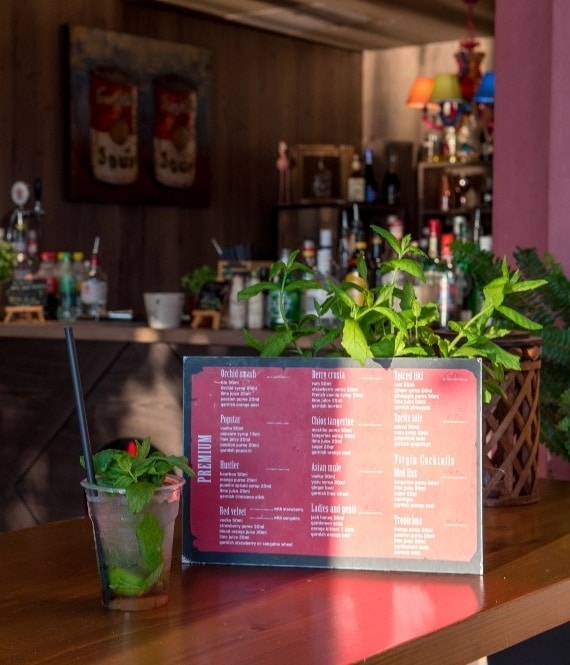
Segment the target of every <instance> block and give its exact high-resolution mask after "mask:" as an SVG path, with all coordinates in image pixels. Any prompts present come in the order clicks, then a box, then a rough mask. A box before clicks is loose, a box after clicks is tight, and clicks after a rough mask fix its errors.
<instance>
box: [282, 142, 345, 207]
mask: <svg viewBox="0 0 570 665" xmlns="http://www.w3.org/2000/svg"><path fill="white" fill-rule="evenodd" d="M291 152H292V156H293V198H294V200H295V201H296V202H298V203H327V202H340V201H345V200H346V197H347V182H348V176H349V175H350V165H351V162H352V156H353V154H354V146H351V145H332V144H301V145H295V146H293V148H292V151H291Z"/></svg>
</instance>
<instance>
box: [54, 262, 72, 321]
mask: <svg viewBox="0 0 570 665" xmlns="http://www.w3.org/2000/svg"><path fill="white" fill-rule="evenodd" d="M58 294H59V302H58V307H57V318H58V319H59V320H60V321H73V320H75V318H76V315H77V291H76V290H75V279H74V277H73V269H72V267H71V252H61V253H60V259H59V269H58Z"/></svg>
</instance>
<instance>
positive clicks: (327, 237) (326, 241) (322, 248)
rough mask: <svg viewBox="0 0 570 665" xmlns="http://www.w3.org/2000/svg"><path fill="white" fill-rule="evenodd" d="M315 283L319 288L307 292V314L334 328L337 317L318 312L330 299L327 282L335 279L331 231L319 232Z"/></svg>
mask: <svg viewBox="0 0 570 665" xmlns="http://www.w3.org/2000/svg"><path fill="white" fill-rule="evenodd" d="M312 279H313V281H316V282H318V283H319V285H320V286H319V287H317V288H311V289H307V290H306V291H305V314H312V315H314V316H318V317H319V319H320V323H321V324H322V325H323V326H331V327H332V326H334V325H335V323H336V317H335V315H334V314H333V312H332V311H331V310H330V309H329V310H327V311H326V312H323V313H322V314H319V312H318V311H317V305H319V306H320V305H322V304H323V303H324V301H325V300H326V298H327V297H328V289H327V286H326V284H327V281H329V280H331V279H333V275H332V232H331V230H330V229H326V228H325V229H321V230H320V231H319V248H318V250H317V263H316V267H315V269H314V271H313V275H312Z"/></svg>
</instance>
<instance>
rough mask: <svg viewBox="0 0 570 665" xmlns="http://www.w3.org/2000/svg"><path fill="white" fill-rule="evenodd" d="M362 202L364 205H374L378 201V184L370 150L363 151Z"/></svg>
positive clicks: (372, 154)
mask: <svg viewBox="0 0 570 665" xmlns="http://www.w3.org/2000/svg"><path fill="white" fill-rule="evenodd" d="M364 183H365V185H364V200H365V201H366V203H376V201H377V200H378V182H377V180H376V176H375V175H374V153H373V152H372V148H366V150H365V151H364Z"/></svg>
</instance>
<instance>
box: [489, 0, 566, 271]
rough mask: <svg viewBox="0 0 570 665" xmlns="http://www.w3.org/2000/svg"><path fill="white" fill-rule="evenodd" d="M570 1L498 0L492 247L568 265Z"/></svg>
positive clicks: (496, 17)
mask: <svg viewBox="0 0 570 665" xmlns="http://www.w3.org/2000/svg"><path fill="white" fill-rule="evenodd" d="M568 25H570V3H568V1H567V0H517V2H513V1H512V0H497V3H496V15H495V35H496V39H495V70H496V76H497V99H496V104H495V158H494V202H493V204H494V210H493V238H494V246H495V252H496V254H498V255H502V254H506V255H507V256H510V255H511V254H512V251H513V250H514V249H515V248H516V247H517V246H520V247H530V246H534V247H537V248H538V249H539V251H540V252H541V253H543V252H546V251H548V252H551V253H552V254H554V256H555V257H556V258H557V259H558V260H559V261H560V262H561V263H562V265H563V266H564V268H565V270H566V271H567V272H569V273H570V233H569V231H570V228H569V227H570V224H568V219H569V218H570V122H568V116H569V114H570V39H568V31H567V28H568Z"/></svg>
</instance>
